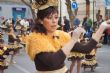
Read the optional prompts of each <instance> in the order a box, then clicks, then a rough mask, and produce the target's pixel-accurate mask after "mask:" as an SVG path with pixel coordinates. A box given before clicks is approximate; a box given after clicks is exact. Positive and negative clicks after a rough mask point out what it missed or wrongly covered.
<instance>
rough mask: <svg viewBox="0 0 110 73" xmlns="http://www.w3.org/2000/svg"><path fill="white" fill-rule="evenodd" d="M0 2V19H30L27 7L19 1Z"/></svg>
mask: <svg viewBox="0 0 110 73" xmlns="http://www.w3.org/2000/svg"><path fill="white" fill-rule="evenodd" d="M16 1H17V0H3V1H2V0H0V17H2V16H3V17H5V18H7V19H8V18H14V20H15V19H16V18H17V17H18V18H32V14H31V11H30V9H29V7H27V6H26V5H24V4H23V3H22V2H20V1H19V0H18V1H17V2H16Z"/></svg>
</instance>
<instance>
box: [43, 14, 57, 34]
mask: <svg viewBox="0 0 110 73" xmlns="http://www.w3.org/2000/svg"><path fill="white" fill-rule="evenodd" d="M43 26H44V27H45V28H46V30H47V33H48V32H54V31H55V30H56V29H57V28H58V13H54V14H50V15H49V16H48V17H45V18H44V19H43Z"/></svg>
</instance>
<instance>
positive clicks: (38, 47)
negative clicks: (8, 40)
mask: <svg viewBox="0 0 110 73" xmlns="http://www.w3.org/2000/svg"><path fill="white" fill-rule="evenodd" d="M35 2H36V3H35V4H34V8H35V9H37V14H36V15H37V19H36V20H35V24H34V25H35V27H34V28H33V32H32V33H30V34H29V36H28V38H27V40H26V51H27V54H28V55H29V57H30V58H31V59H32V60H33V61H34V63H35V66H36V70H37V73H65V72H66V71H67V67H66V66H65V63H64V61H65V59H66V56H68V55H69V54H70V52H73V51H76V52H81V53H89V52H91V50H92V49H93V48H94V47H95V46H96V44H97V42H98V41H99V39H100V37H101V35H102V33H103V31H104V30H105V29H106V28H108V27H110V25H109V24H107V22H104V23H102V24H101V26H100V28H99V29H98V31H97V32H96V34H95V35H94V36H93V37H92V38H91V40H90V42H88V43H87V44H85V45H82V44H80V43H79V42H78V39H79V36H80V34H81V33H82V30H83V29H82V28H81V27H78V28H76V31H77V32H73V36H72V38H70V35H69V34H68V33H66V32H63V31H60V30H57V28H58V10H57V7H56V5H57V4H58V0H35Z"/></svg>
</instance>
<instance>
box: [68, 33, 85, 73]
mask: <svg viewBox="0 0 110 73" xmlns="http://www.w3.org/2000/svg"><path fill="white" fill-rule="evenodd" d="M78 41H79V42H80V43H82V44H84V41H85V40H84V32H83V33H82V34H81V35H80V37H79V40H78ZM83 58H84V54H83V53H79V52H71V53H70V55H69V57H68V60H69V61H71V65H70V70H69V71H70V73H72V71H73V69H74V67H75V64H77V73H80V68H81V60H82V59H83Z"/></svg>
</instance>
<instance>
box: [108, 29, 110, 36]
mask: <svg viewBox="0 0 110 73" xmlns="http://www.w3.org/2000/svg"><path fill="white" fill-rule="evenodd" d="M107 33H108V35H109V36H110V28H109V29H108V30H107Z"/></svg>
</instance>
